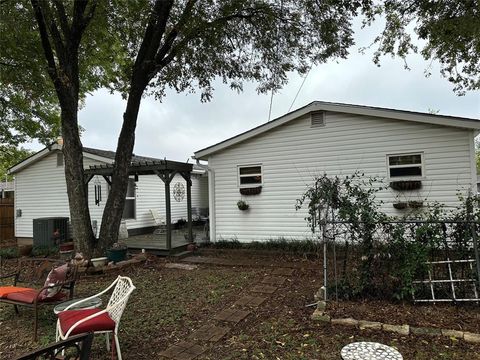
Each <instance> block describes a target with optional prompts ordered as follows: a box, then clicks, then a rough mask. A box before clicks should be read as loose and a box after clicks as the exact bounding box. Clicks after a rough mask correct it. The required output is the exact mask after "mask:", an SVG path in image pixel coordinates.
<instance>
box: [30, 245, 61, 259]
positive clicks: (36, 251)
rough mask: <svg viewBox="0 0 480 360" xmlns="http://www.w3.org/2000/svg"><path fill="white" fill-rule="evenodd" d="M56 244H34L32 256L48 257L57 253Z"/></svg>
mask: <svg viewBox="0 0 480 360" xmlns="http://www.w3.org/2000/svg"><path fill="white" fill-rule="evenodd" d="M58 251H59V250H58V247H57V246H34V247H33V249H32V256H34V257H49V256H52V255H58Z"/></svg>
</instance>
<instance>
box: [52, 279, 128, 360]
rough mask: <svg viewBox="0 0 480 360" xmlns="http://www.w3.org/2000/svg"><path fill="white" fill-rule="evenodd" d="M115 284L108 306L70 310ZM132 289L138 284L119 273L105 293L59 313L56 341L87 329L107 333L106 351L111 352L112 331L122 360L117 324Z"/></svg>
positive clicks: (87, 330) (78, 302)
mask: <svg viewBox="0 0 480 360" xmlns="http://www.w3.org/2000/svg"><path fill="white" fill-rule="evenodd" d="M113 287H115V288H114V290H113V292H112V295H111V296H110V300H109V301H108V304H107V307H106V308H105V309H103V310H101V309H81V310H69V309H70V308H72V307H74V306H77V307H78V305H79V304H81V303H82V302H85V301H87V300H90V299H93V298H95V297H99V296H101V295H103V294H105V293H107V292H108V291H109V290H111V289H112V288H113ZM133 290H135V286H134V285H133V283H132V280H131V279H130V278H129V277H126V276H118V277H117V279H116V280H115V281H114V282H113V283H112V284H111V285H110V286H109V287H108V288H106V289H105V290H103V291H102V292H100V293H98V294H95V295H93V296H90V297H88V298H85V299H82V300H79V301H77V302H75V303H73V304H71V305H69V306H67V307H66V308H65V310H64V311H62V312H60V313H59V314H58V320H57V329H56V339H57V341H59V340H60V339H61V340H65V339H67V338H68V337H69V336H73V335H77V334H81V333H86V332H94V333H95V334H106V336H107V339H106V340H107V350H108V351H110V341H109V334H110V333H112V334H113V338H114V339H115V348H116V350H117V357H118V359H119V360H122V353H121V351H120V342H119V341H118V325H119V323H120V319H121V317H122V314H123V311H124V310H125V306H126V305H127V301H128V298H129V297H130V294H131V293H132V292H133ZM112 351H113V350H112Z"/></svg>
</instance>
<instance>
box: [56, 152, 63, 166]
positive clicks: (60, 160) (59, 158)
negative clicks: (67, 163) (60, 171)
mask: <svg viewBox="0 0 480 360" xmlns="http://www.w3.org/2000/svg"><path fill="white" fill-rule="evenodd" d="M57 167H63V153H62V152H57Z"/></svg>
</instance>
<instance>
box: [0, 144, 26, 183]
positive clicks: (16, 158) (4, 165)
mask: <svg viewBox="0 0 480 360" xmlns="http://www.w3.org/2000/svg"><path fill="white" fill-rule="evenodd" d="M32 154H33V152H32V151H30V150H27V149H24V148H22V147H21V148H17V147H15V146H11V145H5V146H1V145H0V181H3V180H5V177H7V180H8V181H11V180H12V176H9V175H8V176H7V170H8V169H9V168H11V167H12V166H14V165H15V164H17V163H19V162H20V161H23V160H25V159H26V158H27V157H29V156H30V155H32Z"/></svg>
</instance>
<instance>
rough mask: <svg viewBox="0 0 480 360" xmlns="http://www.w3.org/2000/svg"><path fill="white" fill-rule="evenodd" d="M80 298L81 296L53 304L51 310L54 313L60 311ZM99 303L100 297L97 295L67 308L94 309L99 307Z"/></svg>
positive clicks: (100, 303)
mask: <svg viewBox="0 0 480 360" xmlns="http://www.w3.org/2000/svg"><path fill="white" fill-rule="evenodd" d="M80 300H82V298H78V299H72V300H68V301H64V302H62V303H60V304H58V305H57V306H55V307H54V308H53V312H54V313H55V315H57V314H58V313H59V312H62V311H63V310H65V308H66V307H67V306H69V305H70V304H73V303H76V302H77V301H80ZM101 305H102V299H100V298H99V297H94V298H92V299H90V300H87V301H85V302H83V303H81V304H78V305H77V306H74V307H71V308H70V309H68V310H79V309H96V308H98V307H100V306H101Z"/></svg>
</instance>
